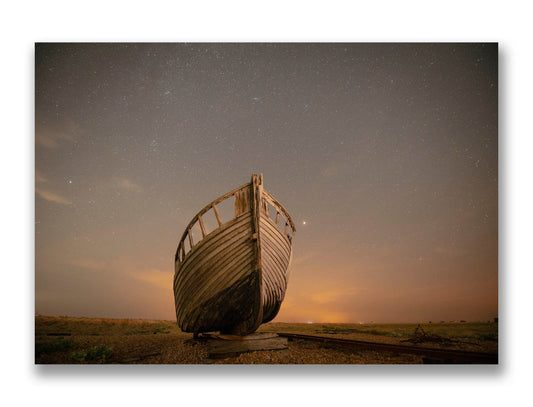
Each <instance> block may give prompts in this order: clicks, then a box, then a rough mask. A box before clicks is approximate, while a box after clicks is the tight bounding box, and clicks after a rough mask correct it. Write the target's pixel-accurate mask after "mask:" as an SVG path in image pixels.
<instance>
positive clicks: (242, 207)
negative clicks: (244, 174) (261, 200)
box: [175, 183, 251, 264]
mask: <svg viewBox="0 0 533 407" xmlns="http://www.w3.org/2000/svg"><path fill="white" fill-rule="evenodd" d="M233 196H235V217H238V216H240V215H242V214H244V213H246V212H248V211H250V206H251V198H250V184H249V183H248V184H244V185H242V186H240V187H239V188H236V189H234V190H233V191H230V192H228V193H227V194H225V195H222V196H221V197H219V198H217V199H215V200H214V201H213V202H211V203H210V204H208V205H207V206H205V207H204V208H203V209H202V210H201V211H200V212H198V213H197V214H196V216H195V217H194V218H192V220H191V221H190V222H189V224H188V225H187V227H186V228H185V232H183V235H182V237H181V239H180V241H179V244H178V248H177V250H176V256H175V260H176V262H178V264H181V263H183V262H184V260H185V257H186V256H188V255H189V253H190V252H191V250H192V249H193V248H194V247H195V246H196V245H197V244H198V243H200V242H201V241H202V240H203V239H204V238H205V237H206V236H207V235H209V234H210V233H211V232H214V231H215V230H217V229H218V228H215V229H214V230H207V228H206V226H205V223H204V221H203V219H202V216H203V215H205V214H206V212H208V211H209V210H211V209H212V210H213V213H214V214H215V218H216V220H217V223H218V227H219V228H220V227H221V226H223V225H224V224H225V223H227V222H229V221H231V220H232V219H234V218H231V219H224V220H223V219H221V217H220V213H219V211H218V209H217V207H216V205H217V204H219V203H221V202H222V201H225V200H226V199H229V198H231V197H233ZM196 225H199V228H200V231H201V234H202V238H201V239H195V238H194V237H193V233H192V230H193V228H194V227H195V226H196ZM186 240H187V241H188V243H189V247H186V245H185V241H186Z"/></svg>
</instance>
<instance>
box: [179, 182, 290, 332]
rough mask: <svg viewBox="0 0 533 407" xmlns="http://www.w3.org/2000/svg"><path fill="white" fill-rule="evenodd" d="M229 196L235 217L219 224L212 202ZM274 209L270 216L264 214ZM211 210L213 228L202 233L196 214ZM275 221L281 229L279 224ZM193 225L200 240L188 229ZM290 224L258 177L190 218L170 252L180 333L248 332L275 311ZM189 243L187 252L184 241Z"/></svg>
mask: <svg viewBox="0 0 533 407" xmlns="http://www.w3.org/2000/svg"><path fill="white" fill-rule="evenodd" d="M232 196H234V197H235V217H234V218H233V219H231V220H229V221H226V222H223V221H222V220H221V219H220V216H219V214H218V211H217V208H216V204H218V203H220V202H221V201H222V200H225V199H228V198H231V197H232ZM269 208H274V211H272V210H270V211H271V212H272V213H275V214H276V215H275V219H273V217H272V218H271V217H270V216H269ZM208 210H213V211H214V213H215V215H216V218H217V221H218V224H219V227H218V228H216V229H215V230H213V231H212V232H210V233H209V232H208V231H206V230H205V226H204V225H203V221H202V216H203V215H204V214H205V213H206V212H207V211H208ZM280 219H281V223H282V225H283V227H280V226H279V222H276V221H278V220H280ZM196 223H199V224H200V227H201V230H202V239H201V240H200V241H199V242H197V243H195V242H194V241H193V239H192V238H191V232H190V231H191V229H192V227H193V226H194V224H196ZM294 231H295V229H294V224H293V222H292V219H291V218H290V216H289V215H288V213H287V212H286V210H285V209H284V208H283V207H282V206H281V204H279V202H277V201H276V200H275V199H274V198H273V197H272V196H271V195H270V194H268V192H266V191H264V190H263V188H262V177H257V176H255V175H254V176H253V177H252V181H251V182H250V183H249V184H245V185H243V186H242V187H240V188H237V189H236V190H234V191H231V192H230V193H228V194H226V195H225V196H222V197H220V198H218V199H217V200H215V201H213V202H212V203H211V204H209V205H208V206H206V207H205V208H204V209H203V210H202V211H200V212H199V214H198V215H196V217H195V218H193V220H192V221H191V223H190V224H189V226H188V227H187V229H186V231H185V232H184V234H183V236H182V239H181V240H180V243H179V245H178V250H177V252H176V257H175V261H176V267H175V274H174V299H175V308H176V318H177V321H178V325H179V326H180V328H181V329H182V330H183V331H185V332H194V333H198V332H211V331H221V332H224V333H232V334H237V335H246V334H250V333H252V332H254V331H255V330H256V329H257V328H258V327H259V325H260V324H262V323H265V322H268V321H271V320H272V319H273V318H274V317H275V316H276V315H277V313H278V311H279V309H280V306H281V303H282V301H283V298H284V296H285V291H286V288H287V282H288V277H289V274H288V273H289V264H290V260H291V257H292V236H293V233H294ZM187 238H188V241H189V243H190V249H189V251H188V252H187V251H186V249H185V242H186V241H187Z"/></svg>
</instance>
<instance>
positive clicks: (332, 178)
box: [35, 43, 498, 322]
mask: <svg viewBox="0 0 533 407" xmlns="http://www.w3.org/2000/svg"><path fill="white" fill-rule="evenodd" d="M253 173H263V175H264V183H265V188H266V189H267V190H268V191H269V192H270V193H272V194H273V195H274V196H275V197H276V198H277V199H278V200H279V201H280V202H281V203H282V204H283V205H284V206H285V207H286V208H287V210H288V211H289V213H290V214H291V216H292V218H293V219H294V221H295V224H296V228H297V232H296V234H295V239H294V253H293V262H292V265H291V270H292V271H291V279H290V281H289V286H288V290H287V294H286V298H285V301H284V303H283V305H282V307H281V310H280V313H279V315H278V317H277V318H276V319H275V321H280V322H282V321H286V322H370V321H374V322H425V321H428V320H432V321H440V320H446V321H448V320H463V319H464V320H489V319H492V318H493V317H495V316H497V312H498V45H497V44H495V43H489V44H465V43H450V44H446V43H438V44H432V43H420V44H418V43H405V44H400V43H388V44H378V43H360V44H357V43H334V44H333V43H329V44H328V43H319V44H313V43H298V44H291V43H274V44H262V43H241V44H238V43H219V44H217V43H209V44H202V43H172V44H167V43H144V44H134V43H117V44H108V43H98V44H81V43H71V44H53V43H50V44H36V46H35V310H36V312H38V313H40V314H43V315H71V316H97V317H119V318H153V319H169V320H172V319H175V316H174V303H173V292H172V277H173V273H174V254H175V250H176V245H177V242H178V240H179V238H180V237H181V234H182V233H183V230H184V228H185V226H186V225H187V224H188V223H189V221H190V219H191V218H192V217H193V216H194V215H195V214H196V213H197V212H198V211H199V210H200V209H201V208H203V207H204V206H205V205H206V204H207V203H209V202H210V201H212V200H213V199H215V198H217V197H218V196H220V195H222V194H224V193H226V192H228V191H229V190H231V189H233V188H235V187H238V186H240V185H242V184H244V183H246V182H249V180H250V177H251V175H252V174H253Z"/></svg>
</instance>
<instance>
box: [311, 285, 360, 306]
mask: <svg viewBox="0 0 533 407" xmlns="http://www.w3.org/2000/svg"><path fill="white" fill-rule="evenodd" d="M356 291H357V290H356V289H354V288H350V289H346V290H331V291H322V292H319V293H316V294H315V295H313V296H312V297H311V299H312V300H313V301H314V302H316V303H318V304H327V303H330V302H335V301H338V300H339V299H341V298H342V297H346V296H351V295H353V294H355V293H356Z"/></svg>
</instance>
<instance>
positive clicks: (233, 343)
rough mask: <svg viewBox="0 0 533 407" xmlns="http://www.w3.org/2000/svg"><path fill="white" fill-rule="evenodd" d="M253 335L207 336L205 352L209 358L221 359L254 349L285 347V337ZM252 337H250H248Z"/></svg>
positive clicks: (266, 349)
mask: <svg viewBox="0 0 533 407" xmlns="http://www.w3.org/2000/svg"><path fill="white" fill-rule="evenodd" d="M254 335H256V334H253V335H248V336H242V337H240V339H238V338H239V337H237V336H235V337H236V339H232V340H228V339H220V338H216V337H214V338H208V339H207V352H208V354H209V358H211V359H222V358H227V357H233V356H238V355H240V354H242V353H246V352H255V351H270V350H283V349H287V347H288V345H287V338H282V337H279V336H277V335H276V336H275V337H267V338H261V337H258V338H253V336H254ZM249 337H252V338H249Z"/></svg>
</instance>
